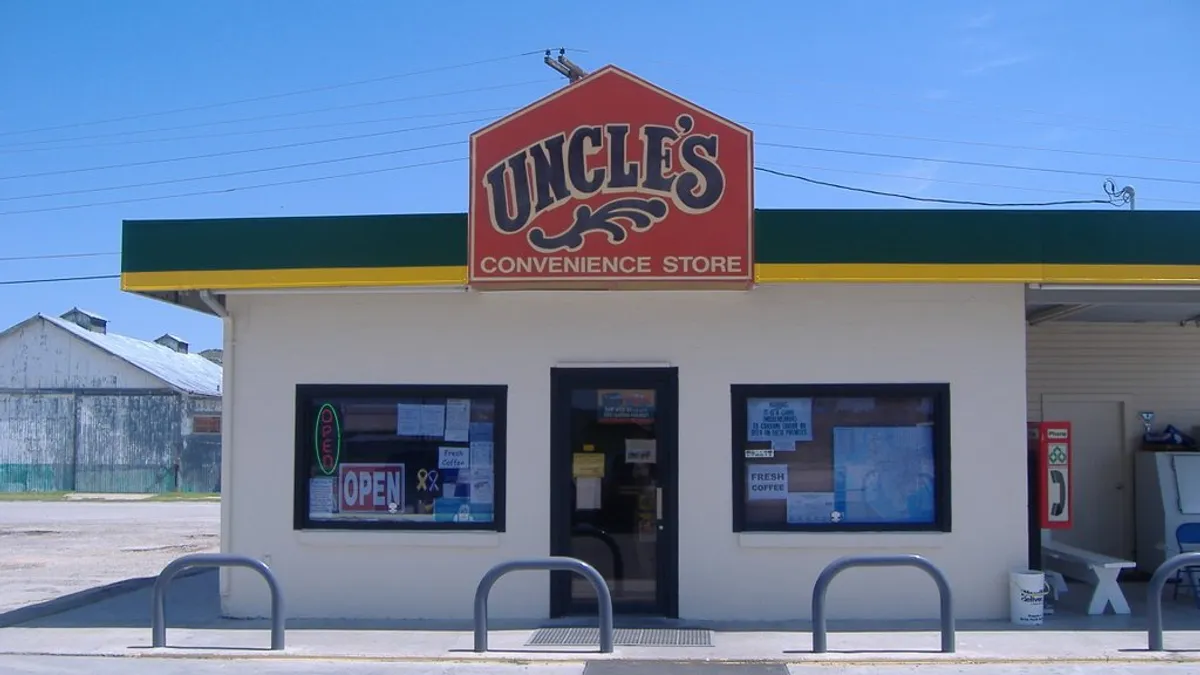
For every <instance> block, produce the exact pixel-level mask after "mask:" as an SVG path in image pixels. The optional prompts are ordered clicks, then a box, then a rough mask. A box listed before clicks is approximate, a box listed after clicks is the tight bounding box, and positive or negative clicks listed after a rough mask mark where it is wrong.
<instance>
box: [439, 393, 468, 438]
mask: <svg viewBox="0 0 1200 675" xmlns="http://www.w3.org/2000/svg"><path fill="white" fill-rule="evenodd" d="M470 434H471V400H470V399H466V398H451V399H447V400H446V436H445V438H446V440H447V441H450V442H451V443H466V442H467V440H468V439H469V438H470Z"/></svg>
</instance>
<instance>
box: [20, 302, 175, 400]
mask: <svg viewBox="0 0 1200 675" xmlns="http://www.w3.org/2000/svg"><path fill="white" fill-rule="evenodd" d="M163 387H164V384H163V382H162V381H161V380H159V379H158V378H156V377H154V376H152V375H150V374H149V373H147V372H145V371H143V370H142V369H140V368H136V367H134V366H133V365H132V364H130V363H128V362H126V361H123V360H121V359H119V358H117V357H115V356H113V355H112V354H109V353H108V352H106V351H104V350H103V349H100V348H99V347H97V346H95V345H92V344H89V343H87V342H85V341H84V340H82V339H80V338H77V337H75V336H73V335H71V334H70V333H68V332H67V331H65V330H63V329H61V328H59V327H58V326H55V325H53V324H50V323H48V322H46V321H43V320H40V319H39V320H37V321H31V322H29V323H27V324H25V325H24V326H22V327H20V328H17V329H16V330H14V331H12V332H11V333H9V334H7V335H5V336H4V337H0V389H55V388H64V389H66V388H83V389H112V388H127V389H161V388H163Z"/></svg>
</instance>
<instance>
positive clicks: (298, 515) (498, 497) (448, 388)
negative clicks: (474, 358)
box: [292, 384, 508, 533]
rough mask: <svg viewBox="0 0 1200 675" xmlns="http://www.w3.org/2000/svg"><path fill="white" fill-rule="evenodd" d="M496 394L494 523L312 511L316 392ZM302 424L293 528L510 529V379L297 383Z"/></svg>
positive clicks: (447, 395) (358, 395)
mask: <svg viewBox="0 0 1200 675" xmlns="http://www.w3.org/2000/svg"><path fill="white" fill-rule="evenodd" d="M416 397H430V398H470V399H475V398H491V399H493V400H494V401H495V402H496V403H495V405H496V407H495V411H494V414H495V421H494V422H493V425H494V426H493V427H492V443H493V444H494V445H493V447H492V467H493V470H494V473H493V478H492V514H493V520H492V522H490V523H481V522H469V523H454V522H404V521H399V522H361V521H346V522H337V521H317V522H313V521H312V520H310V519H309V515H308V478H309V457H310V454H311V452H312V448H311V447H310V446H308V445H307V443H306V442H305V441H306V440H307V435H308V429H309V428H310V426H311V422H312V420H311V419H309V417H308V416H309V413H308V410H309V406H308V405H307V403H308V402H309V401H311V400H312V399H314V398H328V399H336V398H383V399H387V398H396V399H403V398H416ZM295 417H296V430H295V442H294V448H293V454H294V458H293V461H294V464H293V474H294V476H293V497H294V499H293V513H292V516H293V522H292V529H293V530H296V531H304V532H322V531H330V530H360V531H361V530H367V531H386V532H394V531H409V532H430V531H434V532H446V531H449V532H464V533H465V532H480V533H497V532H504V516H505V506H506V499H505V483H506V477H507V471H506V466H507V462H508V385H505V384H297V385H296V401H295Z"/></svg>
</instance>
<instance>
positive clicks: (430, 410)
mask: <svg viewBox="0 0 1200 675" xmlns="http://www.w3.org/2000/svg"><path fill="white" fill-rule="evenodd" d="M445 431H446V406H444V405H437V404H428V403H427V404H425V405H422V406H421V433H420V434H419V435H421V436H433V437H435V438H441V437H442V434H443V433H445Z"/></svg>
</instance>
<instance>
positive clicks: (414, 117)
mask: <svg viewBox="0 0 1200 675" xmlns="http://www.w3.org/2000/svg"><path fill="white" fill-rule="evenodd" d="M513 109H514V106H504V107H498V108H475V109H473V110H456V111H449V112H436V113H422V114H420V115H400V116H396V117H377V118H375V119H370V120H347V121H343V122H322V123H321V124H297V125H293V126H290V127H269V128H267V129H249V130H242V131H221V132H218V133H215V134H191V135H189V136H168V137H166V138H132V139H128V140H124V141H113V142H110V143H89V144H87V145H63V146H59V147H56V148H25V149H22V150H3V149H0V154H8V155H11V154H18V153H24V152H46V151H51V152H52V151H55V150H80V149H85V148H109V147H113V146H124V145H135V144H140V143H169V142H172V141H191V140H197V139H207V138H225V137H228V136H252V135H255V134H268V133H278V132H282V131H305V130H308V129H328V128H330V127H348V126H356V125H360V124H382V123H384V122H403V121H407V120H417V119H426V118H429V117H451V116H454V115H479V114H482V113H497V112H510V111H512V110H513ZM0 147H3V146H0Z"/></svg>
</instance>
